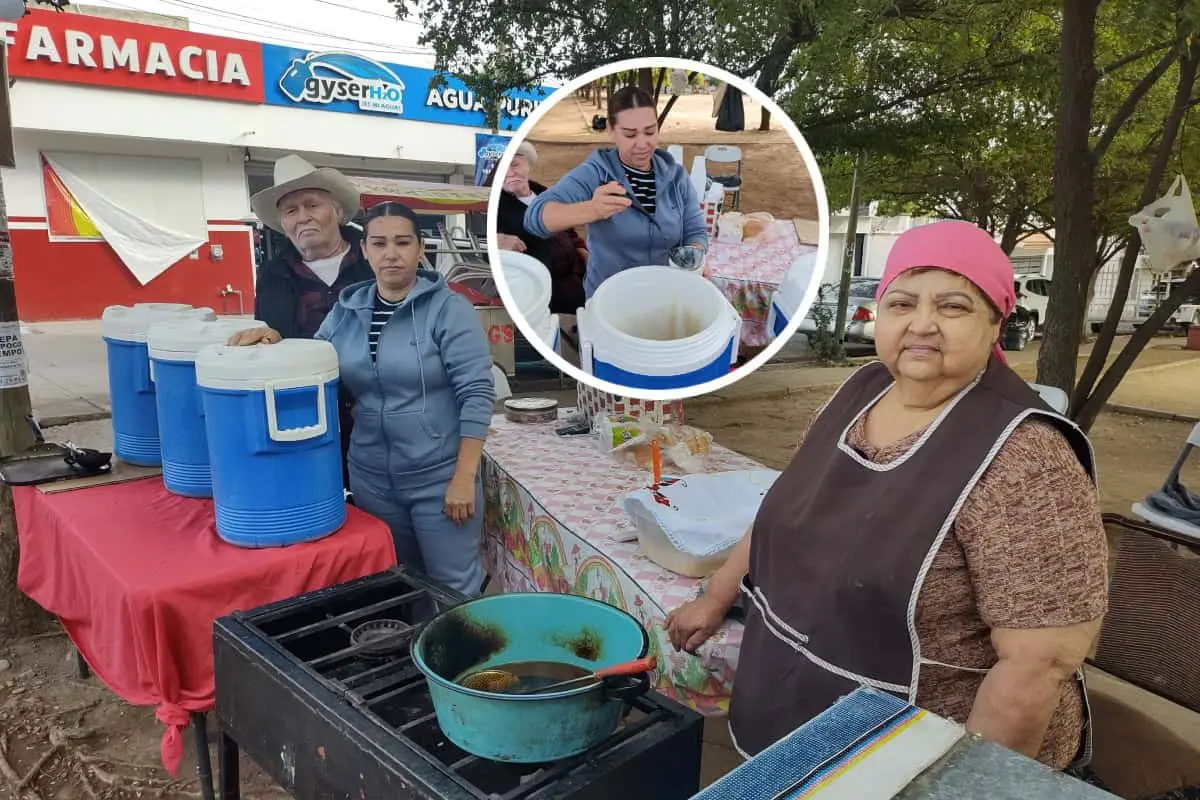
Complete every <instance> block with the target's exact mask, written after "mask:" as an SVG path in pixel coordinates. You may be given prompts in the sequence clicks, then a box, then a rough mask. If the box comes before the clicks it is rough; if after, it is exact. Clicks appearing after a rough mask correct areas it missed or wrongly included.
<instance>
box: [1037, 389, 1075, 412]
mask: <svg viewBox="0 0 1200 800" xmlns="http://www.w3.org/2000/svg"><path fill="white" fill-rule="evenodd" d="M1029 388H1030V389H1033V390H1034V391H1035V392H1037V393H1038V394H1040V395H1041V396H1042V400H1044V401H1046V405H1048V406H1050V407H1051V408H1053V409H1054V410H1055V411H1057V412H1058V413H1060V414H1066V413H1067V406H1069V405H1070V404H1071V399H1070V398H1069V397H1067V393H1066V392H1064V391H1063V390H1062V389H1059V388H1058V387H1057V386H1046V385H1044V384H1041V383H1030V384H1029Z"/></svg>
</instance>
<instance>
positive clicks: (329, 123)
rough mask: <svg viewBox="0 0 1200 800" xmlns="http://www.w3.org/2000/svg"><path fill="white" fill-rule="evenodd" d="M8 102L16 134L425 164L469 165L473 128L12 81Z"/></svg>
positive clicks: (472, 153) (472, 161)
mask: <svg viewBox="0 0 1200 800" xmlns="http://www.w3.org/2000/svg"><path fill="white" fill-rule="evenodd" d="M11 97H12V117H13V128H15V129H24V130H33V131H49V132H64V133H78V134H92V135H97V136H114V137H130V136H134V135H136V136H137V137H138V138H139V139H151V140H160V141H168V142H184V143H189V144H206V145H214V146H217V147H222V148H226V147H236V148H247V147H249V148H269V149H273V150H284V151H289V152H308V153H336V154H338V155H341V156H357V157H361V158H373V159H389V160H395V159H404V160H405V161H411V162H424V163H427V164H429V165H437V164H441V165H447V164H454V165H473V164H474V163H475V134H476V132H477V129H475V128H469V127H465V126H460V125H438V124H434V123H430V122H410V121H407V120H397V119H390V118H384V117H376V116H371V115H368V114H338V113H333V112H328V111H317V110H310V109H298V108H284V107H278V106H266V105H249V104H244V103H233V102H221V101H216V100H208V99H202V98H192V97H177V96H172V95H164V94H151V93H146V92H141V93H139V92H130V91H122V90H116V89H101V88H94V87H89V86H73V85H68V84H56V83H46V82H41V81H29V80H17V82H16V84H15V85H14V86H13V87H12V90H11ZM443 171H448V170H443Z"/></svg>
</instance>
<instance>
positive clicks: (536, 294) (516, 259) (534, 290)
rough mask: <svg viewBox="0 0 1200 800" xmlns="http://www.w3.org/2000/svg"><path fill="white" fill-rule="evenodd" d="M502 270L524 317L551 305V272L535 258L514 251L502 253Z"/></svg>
mask: <svg viewBox="0 0 1200 800" xmlns="http://www.w3.org/2000/svg"><path fill="white" fill-rule="evenodd" d="M500 268H501V269H502V270H503V271H504V281H505V283H507V284H508V291H510V292H512V296H513V300H514V301H515V302H516V304H517V310H519V311H520V312H521V315H522V316H528V315H529V312H531V311H532V312H535V313H537V312H540V311H542V310H543V309H545V308H548V307H549V305H550V290H551V286H550V270H548V269H546V265H545V264H543V263H542V262H540V261H538V260H537V259H536V258H534V257H533V256H527V255H525V254H524V253H517V252H514V251H512V250H501V251H500Z"/></svg>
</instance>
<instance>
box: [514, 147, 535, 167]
mask: <svg viewBox="0 0 1200 800" xmlns="http://www.w3.org/2000/svg"><path fill="white" fill-rule="evenodd" d="M517 155H519V156H524V157H525V160H526V161H528V162H529V166H531V167H532V166H533V165H534V164H536V163H537V148H535V147H534V146H533V144H531V143H530V142H521V144H519V145H518V146H517Z"/></svg>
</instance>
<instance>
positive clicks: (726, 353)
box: [576, 266, 742, 389]
mask: <svg viewBox="0 0 1200 800" xmlns="http://www.w3.org/2000/svg"><path fill="white" fill-rule="evenodd" d="M576 323H577V325H578V327H579V344H580V364H581V366H582V368H583V369H584V371H585V372H587V373H588V374H590V375H594V376H596V377H597V378H600V379H602V380H606V381H609V382H610V383H614V384H617V385H618V386H627V387H629V388H630V389H685V388H690V387H692V386H696V385H698V384H701V383H707V382H708V381H710V380H714V379H716V378H719V377H721V376H723V375H726V374H728V373H729V371H730V370H731V369H732V368H733V365H734V364H736V363H737V355H738V344H739V339H740V336H741V327H742V320H741V317H740V316H739V315H738V313H737V310H736V309H734V307H733V306H732V305H730V303H729V301H728V300H726V299H725V296H724V295H723V294H721V290H720V289H718V288H717V287H716V286H714V285H713V284H712V283H710V282H709V281H707V280H705V279H704V278H703V277H701V276H700V275H698V274H695V273H689V272H684V271H682V270H679V269H676V268H674V267H664V266H655V267H635V268H633V269H627V270H623V271H621V272H618V273H617V274H616V275H613V276H612V277H611V278H609V279H607V280H606V281H604V282H603V283H602V284H600V286H599V288H598V289H596V292H595V294H593V295H592V297H591V298H589V299H588V301H587V304H586V305H585V306H584V308H582V309H580V310H579V314H578V316H577V317H576Z"/></svg>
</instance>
